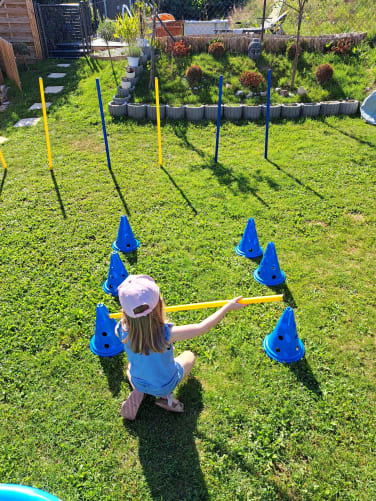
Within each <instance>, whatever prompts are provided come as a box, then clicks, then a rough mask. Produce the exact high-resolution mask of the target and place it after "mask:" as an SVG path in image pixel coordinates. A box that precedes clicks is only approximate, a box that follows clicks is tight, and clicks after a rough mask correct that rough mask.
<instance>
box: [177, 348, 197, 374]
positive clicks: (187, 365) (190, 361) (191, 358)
mask: <svg viewBox="0 0 376 501" xmlns="http://www.w3.org/2000/svg"><path fill="white" fill-rule="evenodd" d="M175 360H176V361H177V362H179V364H180V365H181V366H182V367H183V369H184V376H183V377H186V376H188V374H189V373H190V372H191V370H192V368H193V366H194V363H195V360H196V356H195V354H194V353H192V352H191V351H183V353H181V354H180V355H179V356H178V357H176V358H175Z"/></svg>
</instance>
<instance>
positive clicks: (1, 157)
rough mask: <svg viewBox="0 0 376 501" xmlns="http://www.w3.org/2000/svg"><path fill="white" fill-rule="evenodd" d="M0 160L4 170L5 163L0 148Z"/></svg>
mask: <svg viewBox="0 0 376 501" xmlns="http://www.w3.org/2000/svg"><path fill="white" fill-rule="evenodd" d="M0 160H1V163H2V164H3V167H4V169H6V168H7V164H6V163H5V159H4V157H3V152H2V151H1V148H0Z"/></svg>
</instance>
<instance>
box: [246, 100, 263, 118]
mask: <svg viewBox="0 0 376 501" xmlns="http://www.w3.org/2000/svg"><path fill="white" fill-rule="evenodd" d="M261 111H262V109H261V104H257V105H255V106H251V105H247V104H244V105H243V118H244V119H245V120H258V119H259V118H260V117H261Z"/></svg>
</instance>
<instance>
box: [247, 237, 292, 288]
mask: <svg viewBox="0 0 376 501" xmlns="http://www.w3.org/2000/svg"><path fill="white" fill-rule="evenodd" d="M253 276H254V278H255V280H257V282H260V284H263V285H268V286H269V287H272V286H273V285H279V284H282V283H283V282H284V281H285V280H286V275H285V274H284V273H283V271H282V270H281V268H280V267H279V263H278V258H277V253H276V251H275V246H274V243H273V242H269V243H268V245H267V246H266V250H265V254H264V256H263V258H262V260H261V263H260V266H259V267H258V268H257V270H255V271H254V272H253Z"/></svg>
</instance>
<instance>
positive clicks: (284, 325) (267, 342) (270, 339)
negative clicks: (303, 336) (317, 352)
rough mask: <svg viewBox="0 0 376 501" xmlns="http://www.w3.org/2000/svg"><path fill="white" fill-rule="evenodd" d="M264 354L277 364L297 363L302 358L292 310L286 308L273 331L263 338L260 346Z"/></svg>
mask: <svg viewBox="0 0 376 501" xmlns="http://www.w3.org/2000/svg"><path fill="white" fill-rule="evenodd" d="M262 346H263V348H264V350H265V352H266V354H267V355H268V356H269V357H270V358H272V359H273V360H276V361H277V362H286V363H287V364H290V363H291V362H297V361H298V360H300V359H301V358H302V357H304V353H305V348H304V344H303V342H302V341H301V340H300V339H299V338H298V334H297V332H296V324H295V318H294V310H293V309H292V308H290V307H288V308H286V309H285V311H284V312H283V313H282V316H281V318H280V319H279V320H278V323H277V325H276V326H275V329H274V331H273V332H272V333H271V334H269V335H268V336H266V337H265V339H264V341H263V344H262Z"/></svg>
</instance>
